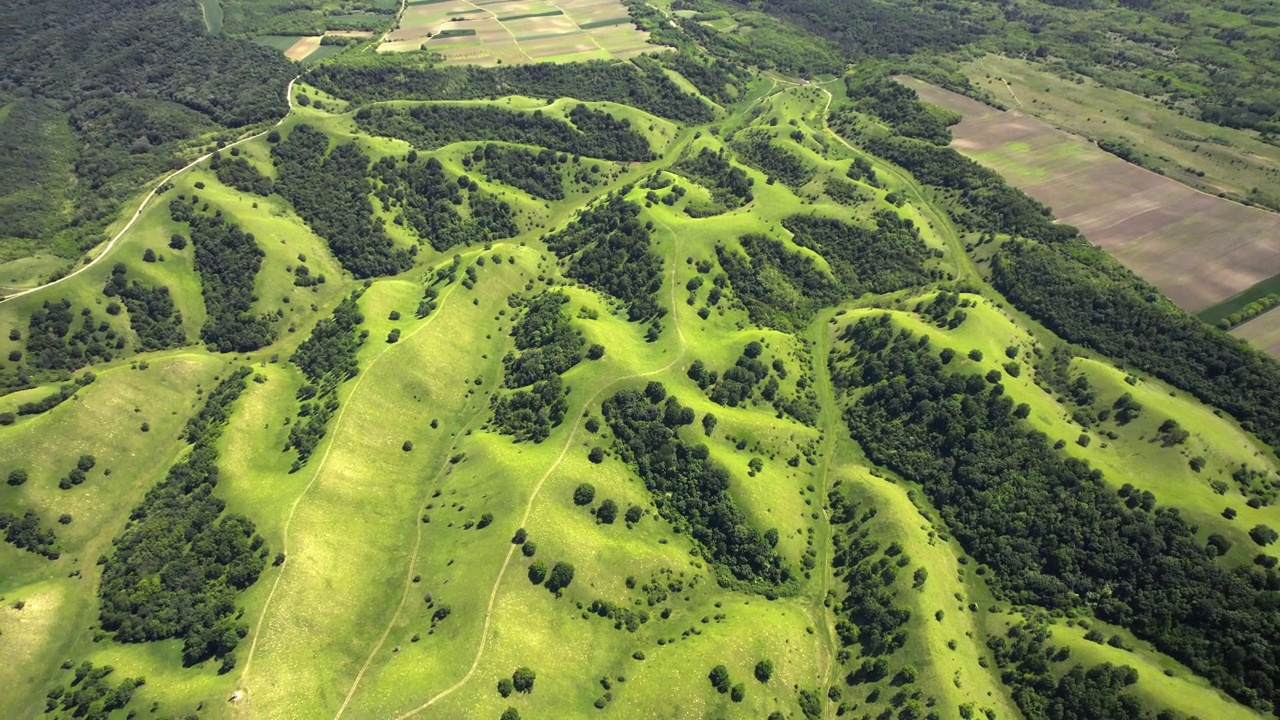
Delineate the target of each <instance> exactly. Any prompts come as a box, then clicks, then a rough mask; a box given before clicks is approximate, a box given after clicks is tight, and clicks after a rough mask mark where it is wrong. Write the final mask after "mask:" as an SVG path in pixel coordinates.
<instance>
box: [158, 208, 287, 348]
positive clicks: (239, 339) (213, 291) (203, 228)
mask: <svg viewBox="0 0 1280 720" xmlns="http://www.w3.org/2000/svg"><path fill="white" fill-rule="evenodd" d="M192 200H195V198H192ZM169 213H170V215H172V216H173V219H174V220H176V221H178V222H185V223H188V224H189V226H190V228H191V243H192V244H193V245H195V249H196V258H195V260H196V262H195V265H196V271H197V272H199V273H200V282H201V285H202V291H203V293H204V306H205V309H206V310H207V311H208V318H207V319H206V320H205V322H204V326H203V327H201V328H200V339H201V340H203V341H204V342H205V343H206V344H207V345H208V346H209V347H210V348H211V349H213V350H216V351H218V352H247V351H249V350H257V349H258V348H260V347H262V346H264V345H269V344H271V342H272V340H274V339H275V330H274V329H272V327H271V322H270V320H268V319H267V317H266V316H263V315H256V316H255V315H252V314H251V313H252V310H253V302H254V301H255V300H257V297H256V296H255V295H254V294H253V283H254V278H255V277H256V276H257V274H258V268H259V267H261V266H262V258H263V255H264V253H263V252H262V249H261V248H259V247H258V243H257V242H256V241H255V240H254V237H253V235H252V234H251V233H246V232H244V231H243V230H241V229H240V226H239V225H234V224H231V223H229V222H227V221H226V220H224V219H223V218H222V216H221V214H218V215H207V214H203V213H200V212H196V211H195V210H194V209H193V203H191V202H187V201H186V200H183V199H181V198H179V199H176V200H174V201H172V202H171V203H169Z"/></svg>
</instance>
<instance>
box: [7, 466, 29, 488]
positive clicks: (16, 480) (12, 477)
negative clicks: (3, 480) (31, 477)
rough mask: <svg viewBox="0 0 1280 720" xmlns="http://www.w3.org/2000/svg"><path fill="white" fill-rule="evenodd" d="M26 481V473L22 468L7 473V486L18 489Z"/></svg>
mask: <svg viewBox="0 0 1280 720" xmlns="http://www.w3.org/2000/svg"><path fill="white" fill-rule="evenodd" d="M26 481H27V471H26V470H25V469H24V468H17V469H14V470H10V471H9V479H8V482H9V485H10V486H11V487H18V486H19V485H22V484H23V483H25V482H26Z"/></svg>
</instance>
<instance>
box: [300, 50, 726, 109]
mask: <svg viewBox="0 0 1280 720" xmlns="http://www.w3.org/2000/svg"><path fill="white" fill-rule="evenodd" d="M307 81H308V82H310V83H311V84H313V85H315V86H316V87H317V88H319V89H321V90H323V91H325V92H327V93H330V94H332V95H336V96H338V97H341V98H345V99H348V100H351V101H353V102H356V103H360V104H364V103H369V102H375V101H378V100H474V99H482V98H489V97H494V96H501V95H511V94H520V95H527V96H530V97H538V98H548V99H550V98H561V97H572V98H577V99H579V100H583V101H586V102H594V101H598V100H610V101H613V102H618V103H622V104H624V105H631V106H633V107H637V108H640V109H641V110H645V111H646V112H650V113H653V114H654V115H658V116H661V117H666V118H671V119H673V120H678V121H681V122H690V123H704V122H710V121H711V120H712V119H714V116H713V115H712V112H711V108H710V107H709V106H708V105H707V104H706V103H705V102H703V101H702V100H700V99H699V98H697V97H694V96H692V95H689V94H687V93H684V92H683V91H681V90H680V88H679V87H677V86H676V84H675V83H674V82H672V81H671V79H670V78H668V77H667V75H666V74H665V73H664V72H663V71H662V68H661V67H660V66H659V65H658V64H657V63H656V62H654V61H652V60H647V61H646V60H645V59H642V58H637V59H636V60H635V61H632V62H606V61H599V60H593V61H590V62H585V63H536V64H521V65H499V66H496V67H478V66H474V65H466V66H443V65H431V64H428V63H425V62H423V60H422V59H420V58H417V57H413V56H411V55H403V56H399V55H396V56H382V57H376V58H373V57H370V58H361V57H358V56H355V55H346V56H343V57H341V58H339V59H338V61H337V62H335V63H327V64H324V65H321V66H319V67H316V68H315V69H313V70H312V71H311V72H309V73H308V74H307Z"/></svg>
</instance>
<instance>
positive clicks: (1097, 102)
mask: <svg viewBox="0 0 1280 720" xmlns="http://www.w3.org/2000/svg"><path fill="white" fill-rule="evenodd" d="M962 72H963V73H964V74H965V76H966V77H968V78H969V81H970V82H972V83H973V84H974V86H975V87H977V88H979V89H980V90H982V91H985V92H986V93H988V94H989V95H990V96H991V97H992V98H994V99H996V100H997V101H998V102H1000V103H1002V104H1003V105H1005V106H1006V107H1008V108H1010V109H1013V110H1018V111H1019V112H1024V113H1027V114H1030V115H1034V116H1036V117H1038V118H1040V119H1041V120H1044V121H1046V122H1048V123H1050V124H1052V125H1054V126H1055V127H1058V128H1060V129H1063V130H1066V131H1068V132H1070V133H1073V134H1076V135H1081V136H1084V137H1087V138H1090V139H1093V140H1095V141H1096V140H1109V141H1113V142H1120V143H1125V144H1127V145H1129V146H1130V147H1132V148H1133V150H1134V151H1135V152H1136V153H1137V154H1138V155H1139V156H1140V157H1141V159H1142V163H1143V165H1144V167H1148V168H1150V169H1158V170H1159V171H1160V172H1161V173H1162V174H1164V175H1165V176H1166V177H1170V178H1172V179H1174V180H1177V181H1179V182H1181V183H1183V184H1185V185H1189V186H1191V187H1193V188H1196V189H1198V190H1203V191H1205V192H1208V193H1210V194H1212V195H1216V194H1218V193H1220V192H1221V193H1224V194H1225V195H1226V196H1227V197H1228V198H1229V199H1233V200H1237V201H1238V200H1246V199H1248V200H1253V201H1254V202H1257V203H1258V204H1261V205H1264V206H1267V207H1269V208H1270V209H1272V210H1280V189H1278V188H1280V147H1277V146H1276V145H1274V144H1271V143H1267V142H1263V141H1262V140H1261V139H1259V137H1258V135H1257V133H1254V132H1249V131H1244V130H1236V129H1233V128H1227V127H1223V126H1221V125H1213V124H1210V123H1207V122H1203V121H1201V120H1196V119H1195V118H1192V117H1188V116H1187V115H1185V114H1183V113H1180V112H1178V111H1177V110H1175V109H1173V108H1169V107H1166V106H1165V105H1163V104H1161V103H1158V102H1156V101H1154V100H1150V99H1147V98H1144V97H1141V96H1138V95H1134V94H1132V93H1128V92H1125V91H1123V90H1116V89H1112V88H1108V87H1105V86H1103V85H1100V84H1099V83H1098V82H1097V81H1095V80H1092V79H1090V78H1086V77H1083V76H1074V77H1073V76H1072V75H1071V74H1070V73H1069V72H1068V73H1065V74H1066V75H1067V77H1062V76H1059V75H1056V74H1054V73H1052V72H1050V71H1048V70H1047V69H1045V68H1043V67H1037V66H1036V65H1032V64H1031V63H1029V62H1026V61H1024V60H1018V59H1016V58H1009V57H1004V56H1000V55H986V56H984V57H982V58H980V59H978V60H974V61H971V62H969V63H966V64H965V65H964V66H963V67H962ZM1068 77H1072V78H1073V79H1068Z"/></svg>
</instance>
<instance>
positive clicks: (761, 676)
mask: <svg viewBox="0 0 1280 720" xmlns="http://www.w3.org/2000/svg"><path fill="white" fill-rule="evenodd" d="M772 677H773V661H772V660H761V661H760V662H758V663H756V679H757V680H759V681H760V682H762V683H764V682H769V679H770V678H772Z"/></svg>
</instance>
